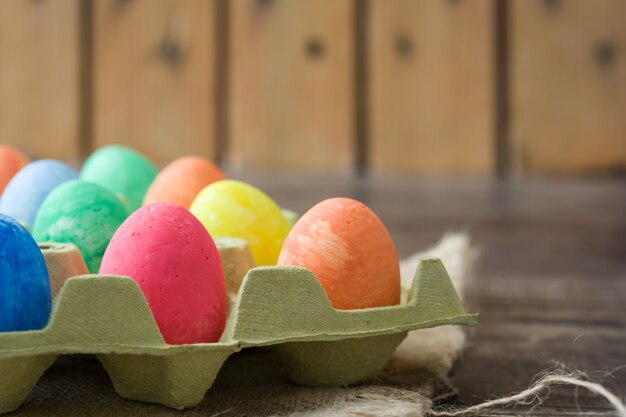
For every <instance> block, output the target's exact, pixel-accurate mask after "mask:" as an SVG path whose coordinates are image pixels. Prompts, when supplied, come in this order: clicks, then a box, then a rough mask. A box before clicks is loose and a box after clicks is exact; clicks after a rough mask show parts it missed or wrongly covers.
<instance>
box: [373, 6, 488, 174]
mask: <svg viewBox="0 0 626 417" xmlns="http://www.w3.org/2000/svg"><path fill="white" fill-rule="evenodd" d="M370 4H371V11H370V13H369V16H370V21H369V30H368V45H369V51H370V53H369V54H368V55H369V60H368V68H369V71H368V80H367V81H368V84H369V91H370V100H369V102H368V104H369V107H368V109H369V110H368V115H369V117H368V126H369V132H370V144H371V147H370V152H369V155H371V162H372V167H373V169H375V170H376V171H378V172H390V171H391V172H407V171H409V172H416V173H426V174H457V173H479V174H488V173H490V172H492V171H493V168H494V150H495V149H494V131H493V130H494V127H495V122H494V115H495V113H494V86H495V84H494V82H493V79H494V70H495V65H494V63H493V58H494V54H493V37H494V33H493V32H494V28H495V26H494V25H493V24H492V19H493V1H491V0H485V1H473V2H472V1H459V2H455V1H428V0H424V1H415V0H373V1H371V3H370Z"/></svg>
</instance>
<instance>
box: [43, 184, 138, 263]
mask: <svg viewBox="0 0 626 417" xmlns="http://www.w3.org/2000/svg"><path fill="white" fill-rule="evenodd" d="M127 216H128V211H127V209H126V207H124V204H123V203H122V202H121V201H120V199H119V198H118V197H117V196H116V195H115V194H114V193H113V192H111V191H109V190H107V189H106V188H104V187H101V186H99V185H98V184H94V183H91V182H88V181H82V180H73V181H68V182H66V183H64V184H62V185H60V186H58V187H57V188H55V189H54V190H52V192H51V193H50V194H48V196H47V197H46V199H45V200H44V202H43V204H42V206H41V208H40V209H39V214H38V215H37V219H36V220H35V225H34V227H33V236H34V237H35V240H36V241H37V242H67V243H73V244H74V245H76V246H77V247H78V249H80V252H81V253H82V255H83V258H85V263H86V264H87V267H88V268H89V271H90V272H91V273H97V272H98V270H99V269H100V262H101V261H102V256H103V255H104V251H105V249H106V247H107V245H108V244H109V241H110V240H111V237H112V236H113V233H115V231H116V230H117V228H118V227H119V226H120V225H121V224H122V222H123V221H124V220H125V219H126V217H127Z"/></svg>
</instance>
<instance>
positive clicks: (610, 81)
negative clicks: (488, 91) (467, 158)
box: [509, 0, 626, 175]
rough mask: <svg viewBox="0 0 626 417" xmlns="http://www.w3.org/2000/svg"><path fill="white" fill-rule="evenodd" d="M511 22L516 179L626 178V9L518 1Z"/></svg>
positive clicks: (614, 2)
mask: <svg viewBox="0 0 626 417" xmlns="http://www.w3.org/2000/svg"><path fill="white" fill-rule="evenodd" d="M509 20H510V21H511V36H510V45H509V50H510V55H511V77H510V78H511V91H510V100H511V109H510V110H511V113H510V119H511V135H510V138H511V143H512V155H511V160H512V161H513V163H514V168H515V170H516V172H517V173H518V174H531V175H532V174H568V173H581V172H583V173H584V172H597V173H607V172H611V171H619V172H623V171H624V168H625V167H626V117H624V108H626V59H625V55H624V54H625V53H626V3H624V2H623V1H620V0H599V1H594V2H593V3H589V2H586V1H584V0H568V1H561V2H546V1H539V0H534V1H525V0H514V1H513V2H512V3H511V7H510V18H509Z"/></svg>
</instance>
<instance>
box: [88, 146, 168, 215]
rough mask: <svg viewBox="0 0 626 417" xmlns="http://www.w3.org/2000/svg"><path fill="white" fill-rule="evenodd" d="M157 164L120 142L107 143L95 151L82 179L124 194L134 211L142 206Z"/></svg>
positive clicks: (90, 157)
mask: <svg viewBox="0 0 626 417" xmlns="http://www.w3.org/2000/svg"><path fill="white" fill-rule="evenodd" d="M156 175H157V169H156V167H155V166H154V165H153V164H152V162H150V161H149V160H148V159H146V158H145V157H144V156H143V155H141V154H140V153H138V152H135V151H133V150H132V149H130V148H127V147H125V146H119V145H111V146H105V147H104V148H100V149H98V150H97V151H96V152H94V153H92V154H91V155H90V156H89V158H87V160H86V161H85V164H84V165H83V169H82V170H81V171H80V178H81V179H83V180H86V181H91V182H95V183H96V184H98V185H101V186H103V187H104V188H106V189H108V190H111V191H113V192H114V193H116V194H119V195H120V196H122V199H123V200H125V201H127V202H128V208H129V211H130V212H133V211H135V210H137V209H138V208H139V207H141V203H142V201H143V198H144V196H145V194H146V191H147V190H148V187H150V184H151V183H152V181H153V180H154V178H155V177H156Z"/></svg>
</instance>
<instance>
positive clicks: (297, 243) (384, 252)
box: [278, 198, 400, 310]
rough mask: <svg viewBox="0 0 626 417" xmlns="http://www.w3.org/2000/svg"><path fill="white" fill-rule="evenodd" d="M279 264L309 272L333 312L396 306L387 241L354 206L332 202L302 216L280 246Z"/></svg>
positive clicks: (373, 219)
mask: <svg viewBox="0 0 626 417" xmlns="http://www.w3.org/2000/svg"><path fill="white" fill-rule="evenodd" d="M278 264H279V265H290V266H299V267H303V268H306V269H308V270H310V271H311V272H313V274H314V275H315V277H316V278H317V279H318V281H319V282H320V284H321V285H322V287H323V288H324V290H325V291H326V294H327V295H328V298H329V300H330V302H331V304H332V305H333V307H335V308H337V309H346V310H347V309H358V308H369V307H381V306H389V305H394V304H398V303H399V302H400V267H399V262H398V254H397V252H396V248H395V246H394V244H393V241H392V239H391V236H390V235H389V232H388V231H387V229H386V228H385V226H384V225H383V223H382V222H381V221H380V219H379V218H378V217H377V216H376V214H374V212H372V211H371V210H370V209H369V208H367V207H366V206H365V205H364V204H362V203H360V202H358V201H356V200H352V199H349V198H331V199H328V200H325V201H322V202H321V203H319V204H317V205H316V206H314V207H313V208H312V209H310V210H309V211H308V212H306V213H305V214H304V215H303V216H302V217H301V218H300V220H298V222H297V223H296V224H295V225H294V227H293V228H292V229H291V232H290V233H289V236H288V237H287V239H286V240H285V243H284V245H283V248H282V251H281V253H280V257H279V259H278Z"/></svg>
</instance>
